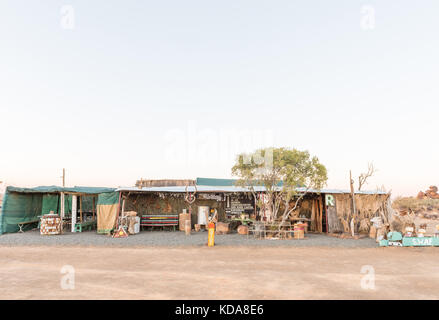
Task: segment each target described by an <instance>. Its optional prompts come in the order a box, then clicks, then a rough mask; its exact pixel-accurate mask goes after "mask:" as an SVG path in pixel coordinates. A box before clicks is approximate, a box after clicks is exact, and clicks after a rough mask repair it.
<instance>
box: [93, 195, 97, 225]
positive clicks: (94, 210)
mask: <svg viewBox="0 0 439 320" xmlns="http://www.w3.org/2000/svg"><path fill="white" fill-rule="evenodd" d="M95 205H96V198H95V197H94V196H93V220H94V219H95V212H96V207H95Z"/></svg>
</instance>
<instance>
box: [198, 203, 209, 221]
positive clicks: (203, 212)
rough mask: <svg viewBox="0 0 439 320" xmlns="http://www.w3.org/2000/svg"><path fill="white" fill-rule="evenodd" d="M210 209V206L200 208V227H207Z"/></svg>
mask: <svg viewBox="0 0 439 320" xmlns="http://www.w3.org/2000/svg"><path fill="white" fill-rule="evenodd" d="M209 212H210V208H209V207H208V206H199V207H198V219H197V222H198V224H199V225H202V226H203V225H204V226H207V219H208V218H209Z"/></svg>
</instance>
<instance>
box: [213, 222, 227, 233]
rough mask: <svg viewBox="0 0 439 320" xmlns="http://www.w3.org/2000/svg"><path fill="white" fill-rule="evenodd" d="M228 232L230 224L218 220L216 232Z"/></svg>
mask: <svg viewBox="0 0 439 320" xmlns="http://www.w3.org/2000/svg"><path fill="white" fill-rule="evenodd" d="M226 233H229V224H228V223H225V222H217V224H216V234H226Z"/></svg>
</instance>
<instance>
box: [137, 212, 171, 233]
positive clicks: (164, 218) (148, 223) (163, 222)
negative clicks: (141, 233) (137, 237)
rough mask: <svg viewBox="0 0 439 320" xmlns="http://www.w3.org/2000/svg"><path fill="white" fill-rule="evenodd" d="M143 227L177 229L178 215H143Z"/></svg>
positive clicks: (141, 219) (141, 223)
mask: <svg viewBox="0 0 439 320" xmlns="http://www.w3.org/2000/svg"><path fill="white" fill-rule="evenodd" d="M140 226H141V227H168V226H170V227H174V231H175V227H176V226H178V214H171V215H169V214H167V215H159V214H155V215H143V216H141V217H140Z"/></svg>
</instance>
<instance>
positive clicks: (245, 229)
mask: <svg viewBox="0 0 439 320" xmlns="http://www.w3.org/2000/svg"><path fill="white" fill-rule="evenodd" d="M238 233H239V234H243V235H246V234H248V226H244V225H240V226H239V227H238Z"/></svg>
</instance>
